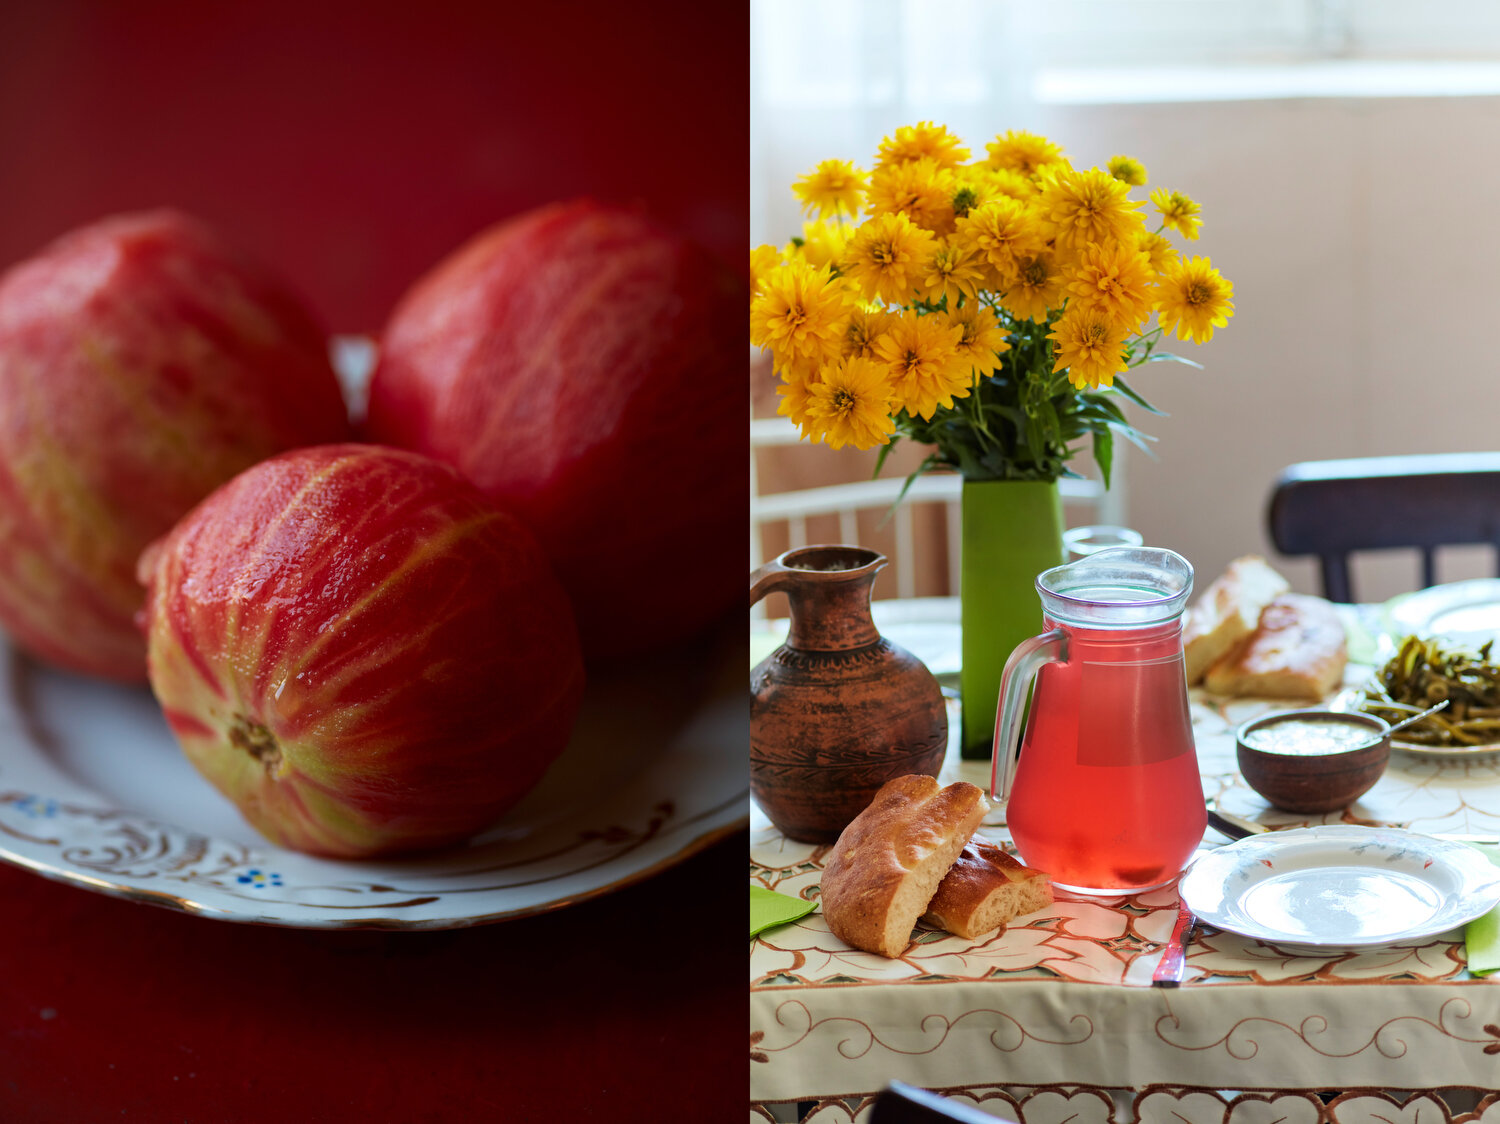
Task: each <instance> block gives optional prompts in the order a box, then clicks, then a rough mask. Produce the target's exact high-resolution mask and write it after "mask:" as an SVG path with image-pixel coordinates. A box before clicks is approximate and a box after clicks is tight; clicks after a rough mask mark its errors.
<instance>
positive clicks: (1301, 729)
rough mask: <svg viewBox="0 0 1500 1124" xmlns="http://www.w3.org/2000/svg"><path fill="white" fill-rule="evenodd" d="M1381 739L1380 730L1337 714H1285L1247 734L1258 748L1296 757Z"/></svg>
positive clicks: (1246, 740) (1341, 750) (1248, 741)
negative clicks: (1286, 715)
mask: <svg viewBox="0 0 1500 1124" xmlns="http://www.w3.org/2000/svg"><path fill="white" fill-rule="evenodd" d="M1379 740H1380V732H1379V731H1378V730H1375V729H1373V728H1371V727H1369V726H1365V725H1362V724H1359V723H1355V722H1344V721H1341V720H1339V719H1337V718H1285V719H1282V720H1281V721H1279V722H1268V723H1266V724H1265V725H1264V726H1257V727H1256V728H1255V729H1253V730H1251V731H1249V732H1248V733H1247V734H1245V736H1244V738H1243V741H1244V743H1245V744H1246V745H1248V746H1250V747H1252V748H1254V749H1259V750H1262V751H1264V752H1266V753H1282V754H1286V755H1288V756H1292V757H1320V756H1322V755H1324V754H1328V753H1345V752H1347V751H1349V750H1351V749H1356V748H1358V747H1360V746H1364V745H1373V744H1374V743H1376V742H1378V741H1379Z"/></svg>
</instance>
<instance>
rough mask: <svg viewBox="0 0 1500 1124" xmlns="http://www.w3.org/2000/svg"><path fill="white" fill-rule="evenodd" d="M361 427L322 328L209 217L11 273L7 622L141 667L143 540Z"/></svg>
mask: <svg viewBox="0 0 1500 1124" xmlns="http://www.w3.org/2000/svg"><path fill="white" fill-rule="evenodd" d="M349 435H350V434H349V422H348V414H347V412H346V410H345V407H344V404H343V400H342V398H341V396H340V393H339V388H338V383H337V380H336V378H335V376H334V373H333V369H332V368H331V366H330V365H329V360H328V345H327V340H326V338H325V336H324V335H323V333H322V332H321V331H320V330H319V329H318V327H317V326H316V325H315V324H314V322H313V320H312V319H311V317H310V316H309V315H308V313H307V312H306V311H305V310H304V309H303V308H302V307H301V306H300V305H299V304H298V302H297V300H296V299H295V298H294V297H292V296H291V295H290V294H289V293H288V292H287V291H286V290H285V289H284V288H283V287H282V286H281V284H280V283H279V282H278V281H276V280H275V279H273V278H271V277H269V276H268V275H266V274H265V273H264V272H263V271H262V270H261V269H260V268H258V267H256V266H255V265H253V264H251V263H249V262H247V261H244V260H242V259H241V258H240V257H239V256H238V255H237V254H235V253H234V252H233V251H231V250H230V249H228V248H227V247H225V246H224V245H223V244H222V243H221V242H220V241H219V239H218V238H217V237H216V236H215V235H214V234H213V233H212V232H210V231H209V230H208V229H206V228H205V227H204V226H203V225H201V224H200V223H198V222H195V221H193V220H192V219H189V218H186V217H184V216H182V215H179V214H176V213H173V212H170V211H155V212H151V213H146V214H137V215H127V216H120V217H116V218H112V219H108V220H105V221H103V222H99V223H96V224H94V225H91V226H88V227H84V228H82V229H79V230H77V231H75V232H74V233H72V234H69V235H66V236H64V237H63V238H61V239H60V240H58V241H57V242H55V243H54V244H52V245H51V246H50V247H48V248H47V249H45V250H44V251H42V252H41V253H40V254H39V255H38V256H36V257H34V258H31V259H29V260H27V261H24V262H22V263H20V264H19V265H16V266H15V267H13V268H12V269H11V270H9V271H8V272H7V273H6V274H5V275H4V276H3V277H0V624H3V625H4V627H5V629H6V630H7V631H8V632H9V633H10V634H11V636H12V638H14V639H15V640H16V641H17V642H18V643H19V644H20V645H21V646H22V647H24V648H27V649H29V650H30V651H31V652H32V653H33V654H35V655H37V656H39V657H41V658H43V659H45V660H47V661H49V662H52V663H56V664H58V665H61V666H63V667H66V668H70V669H72V670H75V671H82V672H87V673H91V674H95V675H101V676H106V677H108V678H111V679H118V680H123V681H144V679H145V678H146V649H145V644H144V642H143V640H142V637H141V635H140V632H139V629H138V628H137V626H136V624H135V622H134V618H135V616H136V614H137V613H138V612H139V610H140V607H141V600H142V596H141V589H140V586H139V585H138V584H137V582H136V580H135V564H136V559H137V558H138V557H139V556H140V553H141V550H142V549H143V548H144V547H145V546H146V545H147V544H148V543H150V542H151V541H152V540H153V539H155V538H157V537H158V536H160V535H162V534H163V533H165V532H166V531H167V529H168V528H170V527H171V526H172V524H173V523H175V522H176V521H177V520H178V518H180V517H181V516H182V515H183V514H184V513H185V512H186V511H187V510H188V509H189V508H191V507H192V506H193V505H194V504H195V503H197V502H198V501H199V500H201V499H202V498H203V497H204V496H206V495H207V494H208V493H209V492H210V491H212V490H213V489H214V488H215V487H217V486H218V485H219V484H222V483H223V482H224V481H226V480H228V479H229V478H230V477H231V476H233V475H234V474H235V473H237V472H239V471H240V470H241V469H244V468H247V467H249V466H250V465H252V464H254V463H255V462H256V461H259V460H262V459H263V458H265V457H267V456H270V455H272V454H273V453H277V452H280V451H281V450H283V449H289V448H294V447H297V446H300V445H308V444H313V443H318V442H329V441H340V440H347V439H348V437H349Z"/></svg>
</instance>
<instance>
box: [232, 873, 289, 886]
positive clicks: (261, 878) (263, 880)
mask: <svg viewBox="0 0 1500 1124" xmlns="http://www.w3.org/2000/svg"><path fill="white" fill-rule="evenodd" d="M235 881H236V882H238V883H239V884H240V885H242V886H249V887H250V888H251V889H252V890H264V889H265V888H266V887H267V886H280V885H281V875H279V874H277V873H276V872H275V871H274V870H256V869H251V870H247V871H245V873H244V874H241V875H239V876H238V877H237V878H235Z"/></svg>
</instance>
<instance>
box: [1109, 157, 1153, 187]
mask: <svg viewBox="0 0 1500 1124" xmlns="http://www.w3.org/2000/svg"><path fill="white" fill-rule="evenodd" d="M1105 167H1106V168H1108V169H1109V174H1110V175H1112V176H1114V177H1115V179H1117V180H1119V181H1120V182H1121V183H1128V184H1129V185H1130V186H1131V187H1140V186H1141V185H1142V184H1144V183H1145V182H1146V165H1144V164H1142V163H1141V162H1140V161H1139V160H1137V159H1136V158H1135V157H1133V156H1111V157H1110V158H1109V163H1108V164H1106V165H1105Z"/></svg>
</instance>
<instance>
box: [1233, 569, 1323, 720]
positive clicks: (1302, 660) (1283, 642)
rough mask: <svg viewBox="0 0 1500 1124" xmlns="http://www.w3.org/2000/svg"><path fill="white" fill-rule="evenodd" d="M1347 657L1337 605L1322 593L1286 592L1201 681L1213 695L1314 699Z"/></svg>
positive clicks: (1321, 696)
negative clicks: (1335, 606) (1252, 630)
mask: <svg viewBox="0 0 1500 1124" xmlns="http://www.w3.org/2000/svg"><path fill="white" fill-rule="evenodd" d="M1348 661H1349V647H1348V641H1347V639H1346V638H1345V635H1344V623H1343V621H1341V620H1340V619H1339V615H1338V611H1337V610H1336V609H1334V607H1333V606H1332V605H1331V604H1329V603H1328V602H1327V601H1324V600H1323V599H1322V598H1321V597H1308V596H1306V595H1304V594H1300V593H1284V594H1282V595H1281V596H1280V597H1278V598H1276V599H1275V600H1274V601H1272V602H1271V603H1270V604H1269V605H1267V606H1266V609H1265V611H1264V612H1263V613H1261V615H1260V624H1259V626H1258V627H1257V628H1256V630H1255V632H1254V633H1252V634H1251V636H1250V639H1249V640H1248V641H1247V642H1246V643H1245V644H1244V645H1243V646H1242V647H1240V648H1238V649H1236V650H1235V651H1233V652H1230V653H1229V654H1228V655H1226V656H1224V657H1222V658H1221V659H1220V660H1219V661H1218V662H1217V663H1215V664H1214V665H1213V666H1212V667H1210V668H1209V669H1208V675H1207V676H1206V677H1205V679H1204V686H1206V687H1207V688H1208V689H1209V690H1210V691H1212V692H1213V693H1214V694H1216V695H1232V696H1236V697H1241V698H1262V699H1306V700H1308V701H1309V702H1317V701H1318V700H1320V699H1322V698H1323V697H1324V696H1325V695H1327V694H1328V693H1329V692H1330V691H1332V690H1333V689H1334V688H1335V687H1337V686H1338V685H1339V684H1340V683H1342V682H1343V679H1344V665H1345V664H1346V663H1348Z"/></svg>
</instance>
